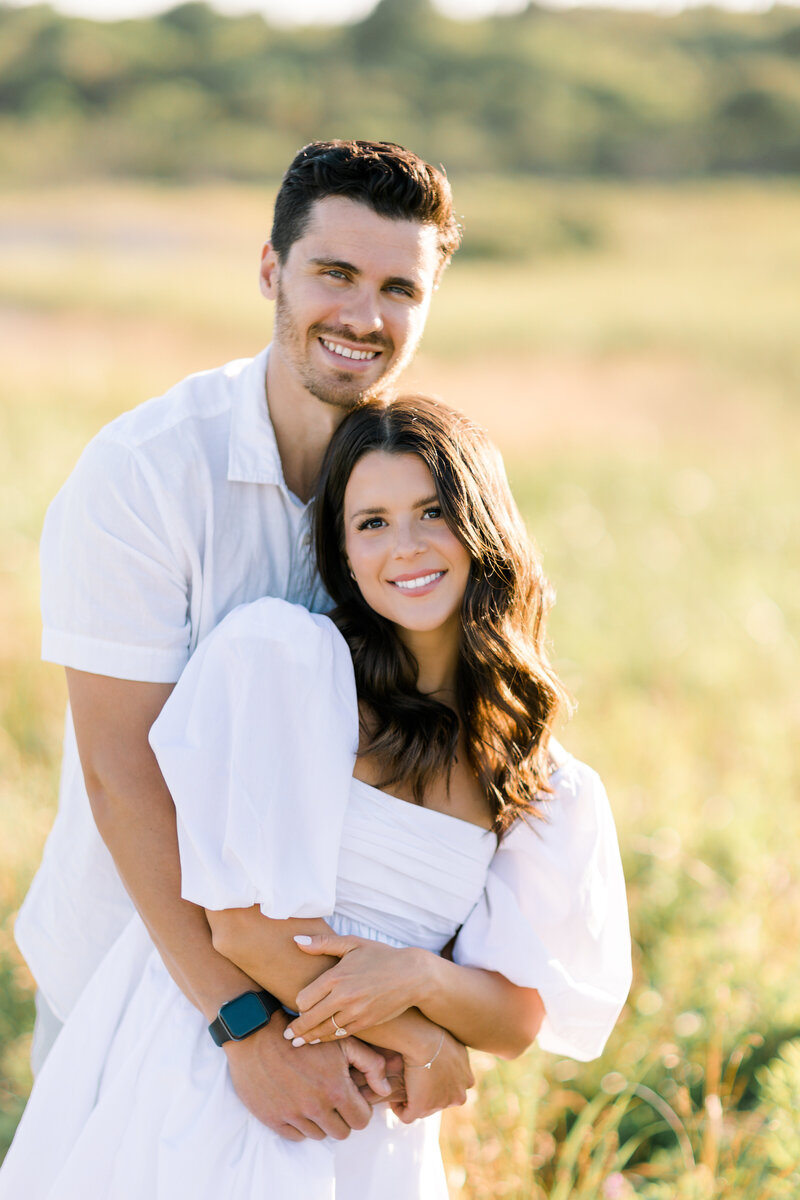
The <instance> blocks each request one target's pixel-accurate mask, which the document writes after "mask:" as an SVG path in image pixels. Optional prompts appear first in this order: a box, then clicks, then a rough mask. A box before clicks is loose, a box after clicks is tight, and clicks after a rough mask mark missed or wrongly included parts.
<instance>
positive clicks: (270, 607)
mask: <svg viewBox="0 0 800 1200" xmlns="http://www.w3.org/2000/svg"><path fill="white" fill-rule="evenodd" d="M212 639H213V641H214V643H216V645H217V646H218V647H220V646H222V645H226V646H230V647H238V648H239V650H241V651H244V652H248V651H249V650H250V649H252V648H253V647H255V646H262V647H265V646H271V647H274V648H279V649H281V650H282V651H284V652H290V653H291V655H292V656H293V657H295V658H297V659H298V660H299V659H304V658H308V659H312V658H313V656H314V654H315V653H318V652H319V649H320V647H321V646H322V645H325V644H328V645H329V646H331V647H336V648H339V649H344V650H345V651H347V643H346V642H345V640H344V638H343V637H342V635H341V633H340V632H339V630H338V629H337V628H336V626H335V625H334V623H333V621H331V619H330V618H329V617H326V616H324V615H323V614H322V613H312V612H309V610H308V609H307V608H304V607H303V605H302V604H291V603H290V602H289V601H288V600H281V599H279V598H278V597H276V596H264V597H262V598H261V599H260V600H252V601H250V602H248V603H247V604H240V605H239V606H238V607H237V608H234V609H232V610H231V611H230V612H229V613H228V614H227V616H225V617H223V619H222V620H221V621H220V623H219V624H218V625H217V626H216V628H215V629H214V630H212V632H211V633H210V634H209V635H208V637H207V638H206V639H205V640H206V641H207V642H210V641H211V640H212ZM347 652H348V654H349V651H347Z"/></svg>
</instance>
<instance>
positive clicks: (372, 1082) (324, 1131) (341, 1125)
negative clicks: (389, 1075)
mask: <svg viewBox="0 0 800 1200" xmlns="http://www.w3.org/2000/svg"><path fill="white" fill-rule="evenodd" d="M286 1024H287V1018H286V1017H285V1015H284V1014H282V1013H275V1015H274V1016H273V1017H272V1020H271V1021H270V1023H269V1025H267V1027H266V1028H265V1029H261V1030H259V1031H258V1033H254V1034H253V1035H252V1036H251V1037H248V1038H245V1039H244V1040H243V1041H241V1042H236V1041H231V1042H227V1043H226V1044H225V1048H224V1049H225V1053H226V1054H227V1056H228V1066H229V1069H230V1073H231V1079H232V1080H233V1086H234V1087H235V1088H236V1092H237V1095H238V1096H239V1099H240V1100H241V1101H242V1103H243V1104H244V1105H245V1106H246V1108H248V1109H249V1111H250V1112H251V1113H252V1114H253V1116H255V1117H257V1118H258V1120H259V1121H261V1122H262V1124H264V1125H267V1126H268V1127H269V1128H270V1129H272V1130H274V1131H275V1133H278V1134H280V1136H281V1137H284V1138H286V1139H287V1140H288V1141H292V1142H299V1141H302V1140H303V1138H307V1137H309V1138H314V1139H316V1140H317V1141H319V1140H320V1139H322V1138H324V1137H326V1136H327V1137H332V1138H336V1139H337V1140H338V1141H342V1140H343V1139H344V1138H346V1137H347V1136H348V1135H349V1134H350V1132H351V1130H353V1129H364V1128H365V1127H366V1125H367V1124H368V1123H369V1119H370V1116H371V1115H372V1109H371V1108H370V1105H369V1103H368V1102H367V1100H366V1099H365V1098H364V1096H362V1094H361V1092H360V1091H359V1088H358V1086H357V1084H356V1082H355V1081H354V1080H353V1079H352V1078H351V1075H350V1068H351V1066H352V1067H354V1068H356V1069H357V1070H358V1071H360V1072H361V1074H362V1075H363V1076H364V1079H365V1083H366V1085H367V1086H368V1087H369V1089H370V1090H371V1092H372V1093H374V1094H375V1095H376V1096H380V1097H381V1098H384V1097H386V1096H387V1095H388V1094H389V1092H390V1090H391V1085H390V1084H388V1083H387V1081H386V1063H385V1059H384V1057H383V1055H382V1054H379V1053H378V1051H377V1050H373V1049H372V1047H371V1046H367V1045H365V1043H363V1042H359V1041H357V1040H356V1039H355V1038H345V1039H344V1040H343V1041H342V1042H338V1043H336V1042H335V1043H331V1044H326V1045H319V1046H303V1047H302V1048H299V1049H298V1048H295V1047H292V1046H291V1045H290V1044H289V1043H288V1042H287V1041H286V1040H285V1038H284V1037H283V1030H284V1028H285V1026H286ZM425 1074H426V1075H427V1074H428V1072H427V1071H426V1072H425Z"/></svg>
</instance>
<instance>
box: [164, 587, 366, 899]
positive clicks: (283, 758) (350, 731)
mask: <svg viewBox="0 0 800 1200" xmlns="http://www.w3.org/2000/svg"><path fill="white" fill-rule="evenodd" d="M150 743H151V745H152V747H153V750H154V752H155V754H156V758H157V759H158V763H159V766H160V767H161V770H162V773H163V775H164V778H165V780H166V782H167V786H168V787H169V790H170V793H171V795H172V798H173V800H174V802H175V809H176V812H177V820H178V842H179V846H180V858H181V876H182V885H181V892H182V895H183V897H184V899H186V900H191V901H193V902H194V903H195V904H199V905H202V906H203V907H204V908H209V909H223V908H247V907H250V906H252V905H254V904H258V905H259V907H260V909H261V911H262V912H263V913H264V915H265V916H268V917H274V918H276V919H283V918H287V917H311V916H328V915H329V914H330V913H331V912H332V911H333V908H334V902H335V895H336V871H337V863H338V855H339V844H340V841H341V831H342V822H343V820H344V814H345V810H346V807H347V803H348V797H349V792H350V784H351V780H352V774H353V764H354V761H355V754H356V749H357V743H358V706H357V701H356V692H355V680H354V678H353V665H352V660H351V658H350V652H349V650H348V647H347V644H346V642H345V641H344V639H343V638H342V636H341V634H340V633H339V631H338V630H337V629H336V627H335V626H334V625H333V624H332V623H331V621H329V620H328V618H327V617H322V616H318V615H316V614H312V613H309V612H307V611H306V610H305V609H303V608H301V607H299V606H298V605H293V604H288V603H287V602H285V601H283V600H277V599H271V598H270V599H264V600H258V601H256V602H255V603H253V604H247V605H242V606H241V607H240V608H238V609H235V610H234V611H233V612H232V613H231V614H230V615H229V616H228V617H226V619H225V620H224V621H223V622H222V623H221V624H220V625H219V626H218V627H217V629H216V630H215V631H214V632H213V633H212V634H211V635H210V636H209V637H207V638H206V639H205V640H204V641H203V642H202V643H201V645H200V646H199V647H198V649H197V650H196V652H195V654H194V655H193V656H192V658H191V660H190V661H189V663H188V665H187V667H186V669H185V671H184V673H183V675H182V676H181V678H180V680H179V681H178V684H177V686H176V687H175V689H174V691H173V693H172V695H171V696H170V698H169V700H168V701H167V703H166V705H165V706H164V709H163V710H162V712H161V714H160V716H159V717H158V719H157V721H156V722H155V724H154V725H153V727H152V729H151V731H150Z"/></svg>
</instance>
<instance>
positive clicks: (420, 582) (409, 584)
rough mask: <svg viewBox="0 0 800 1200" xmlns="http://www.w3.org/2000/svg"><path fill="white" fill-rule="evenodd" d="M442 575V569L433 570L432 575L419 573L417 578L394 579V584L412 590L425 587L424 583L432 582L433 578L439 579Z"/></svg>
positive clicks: (407, 590) (405, 589) (404, 589)
mask: <svg viewBox="0 0 800 1200" xmlns="http://www.w3.org/2000/svg"><path fill="white" fill-rule="evenodd" d="M442 575H444V571H434V572H433V574H432V575H420V577H419V579H395V580H394V586H395V587H399V588H402V589H403V591H406V592H413V591H414V589H415V588H421V587H425V585H426V583H433V581H434V579H441V577H442Z"/></svg>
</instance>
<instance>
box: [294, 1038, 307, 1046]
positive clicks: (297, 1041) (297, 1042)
mask: <svg viewBox="0 0 800 1200" xmlns="http://www.w3.org/2000/svg"><path fill="white" fill-rule="evenodd" d="M305 1044H306V1039H305V1038H295V1039H294V1041H293V1042H292V1045H293V1046H305Z"/></svg>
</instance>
